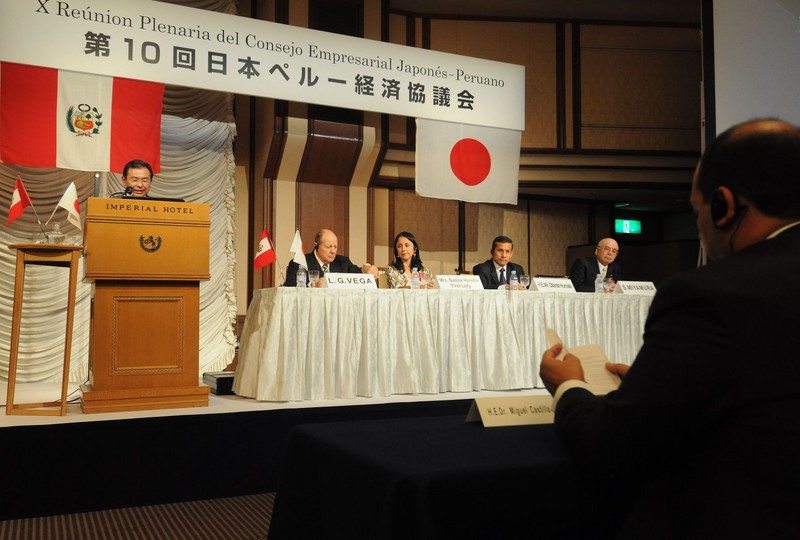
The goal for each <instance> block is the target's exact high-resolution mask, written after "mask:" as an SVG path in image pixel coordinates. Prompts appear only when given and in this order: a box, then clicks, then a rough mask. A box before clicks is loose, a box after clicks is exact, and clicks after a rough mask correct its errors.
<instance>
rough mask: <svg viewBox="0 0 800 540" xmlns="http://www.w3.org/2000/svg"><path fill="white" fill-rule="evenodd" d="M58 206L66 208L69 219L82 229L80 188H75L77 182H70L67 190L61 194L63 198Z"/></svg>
mask: <svg viewBox="0 0 800 540" xmlns="http://www.w3.org/2000/svg"><path fill="white" fill-rule="evenodd" d="M56 206H57V207H58V208H63V209H64V210H66V211H67V221H69V222H70V223H72V224H73V225H75V226H76V227H77V228H78V229H81V205H80V203H79V202H78V190H77V189H75V182H71V183H70V184H69V186H68V187H67V191H65V192H64V194H63V195H62V196H61V200H60V201H58V205H56Z"/></svg>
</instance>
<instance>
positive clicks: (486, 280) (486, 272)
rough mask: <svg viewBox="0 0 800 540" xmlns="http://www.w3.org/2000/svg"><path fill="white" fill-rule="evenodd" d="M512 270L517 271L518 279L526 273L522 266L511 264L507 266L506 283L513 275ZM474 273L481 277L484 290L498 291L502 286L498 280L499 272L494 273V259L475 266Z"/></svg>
mask: <svg viewBox="0 0 800 540" xmlns="http://www.w3.org/2000/svg"><path fill="white" fill-rule="evenodd" d="M512 270H516V271H517V277H519V276H521V275H523V274H524V273H525V270H523V268H522V267H521V266H520V265H518V264H516V263H513V262H510V263H508V264H507V265H506V281H507V280H508V278H509V276H510V275H511V271H512ZM472 273H473V274H475V275H476V276H480V278H481V283H483V288H484V289H496V288H497V287H499V286H500V281H499V280H498V279H497V272H495V271H494V262H492V259H488V260H486V261H483V262H482V263H481V264H476V265H475V266H473V267H472Z"/></svg>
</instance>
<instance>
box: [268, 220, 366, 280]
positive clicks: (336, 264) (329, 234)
mask: <svg viewBox="0 0 800 540" xmlns="http://www.w3.org/2000/svg"><path fill="white" fill-rule="evenodd" d="M338 249H339V239H338V238H337V237H336V235H335V234H334V232H333V231H331V230H330V229H321V230H320V231H319V232H318V233H317V234H316V236H315V237H314V250H313V251H311V252H310V253H306V254H305V255H306V269H307V270H308V271H309V272H310V271H311V270H317V271H318V272H319V277H320V279H322V277H323V276H324V275H325V274H326V273H327V272H338V273H343V274H359V273H362V272H363V273H365V274H372V275H373V276H375V277H376V279H377V277H378V267H377V266H373V265H371V264H365V265H364V266H362V267H360V268H359V267H358V266H356V265H355V264H353V262H352V261H351V260H350V259H349V258H347V257H345V256H344V255H339V254H338V253H337V251H338ZM298 267H299V265H298V264H297V263H296V262H294V261H292V262H290V263H289V266H288V267H287V268H286V281H285V282H284V283H283V286H284V287H296V286H297V269H298Z"/></svg>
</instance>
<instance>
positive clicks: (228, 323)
mask: <svg viewBox="0 0 800 540" xmlns="http://www.w3.org/2000/svg"><path fill="white" fill-rule="evenodd" d="M171 3H174V4H182V5H186V6H191V7H198V8H202V9H210V10H214V11H221V12H226V13H234V12H235V2H233V1H232V0H194V1H189V0H182V1H173V2H171ZM232 103H233V100H232V96H230V95H229V94H222V93H218V92H210V91H204V90H195V89H191V88H178V87H169V86H168V87H167V89H166V92H165V96H164V108H163V116H162V119H161V173H160V174H157V175H156V178H155V180H154V182H153V187H152V191H151V194H153V195H155V196H164V197H178V198H183V199H185V200H186V201H189V202H200V203H207V204H209V205H210V206H211V231H210V236H211V239H210V260H209V264H210V272H211V280H210V281H207V282H203V283H202V284H201V286H200V373H204V372H207V371H220V370H222V369H223V368H224V367H225V366H227V365H228V364H229V363H230V362H231V361H232V360H233V355H234V352H235V347H236V338H235V335H234V333H233V328H234V325H235V322H236V294H235V290H236V288H235V283H234V265H235V262H236V261H235V253H234V212H235V208H236V201H235V193H234V172H235V164H234V158H233V139H234V137H235V135H236V128H235V125H234V123H233V109H232ZM135 157H137V156H131V159H133V158H135ZM17 177H19V178H21V179H22V181H23V183H24V184H25V188H26V190H27V192H28V195H30V198H31V201H32V202H33V204H34V206H35V207H36V210H37V211H38V212H39V218H40V219H41V222H42V223H44V222H45V221H46V220H47V219H48V218H49V217H50V214H51V212H52V211H53V209H54V208H55V206H56V204H57V203H58V201H59V199H60V198H61V195H62V194H63V193H64V190H65V189H66V187H67V186H68V185H69V183H70V182H74V183H75V186H76V187H77V189H78V198H79V200H80V202H81V215H82V216H83V215H84V212H85V208H86V199H87V198H88V197H90V196H93V195H95V192H96V193H97V195H99V196H107V195H109V194H111V193H114V192H117V191H121V190H122V182H121V180H120V177H119V175H115V174H111V173H108V172H98V173H93V172H86V171H73V170H64V169H34V168H29V167H18V166H8V165H4V164H0V378H2V379H3V380H7V379H8V356H9V348H10V342H11V313H12V302H13V297H14V272H15V264H16V258H15V257H16V253H15V251H14V250H11V249H8V248H7V246H8V245H10V244H15V243H29V242H34V241H35V240H37V238H38V237H39V233H40V231H39V225H38V224H37V218H36V216H35V214H34V212H33V209H32V208H27V209H26V211H25V214H24V215H23V216H22V217H20V218H19V219H17V220H16V221H15V222H14V223H13V224H11V226H10V227H9V226H7V225H6V222H7V221H8V210H9V206H10V203H11V196H12V193H13V190H14V183H15V181H16V179H17ZM54 222H58V223H59V225H60V226H61V229H62V231H63V232H64V233H65V234H66V236H67V240H66V241H67V242H70V243H76V244H80V243H82V238H81V233H80V231H79V230H78V229H76V228H75V227H73V226H72V225H70V224H69V222H67V220H66V212H65V211H64V210H63V209H59V210H57V211H56V213H55V216H54V218H53V221H52V222H51V223H50V225H49V226H48V227H47V228H48V229H49V228H50V227H52V224H53V223H54ZM82 276H83V258H81V262H80V269H79V278H78V279H79V281H78V291H77V299H76V307H75V321H74V332H73V336H72V358H71V369H70V380H71V381H73V382H83V381H85V380H86V378H87V374H88V360H89V308H90V302H91V293H92V291H91V284H90V283H87V282H83V281H82ZM67 281H68V276H67V270H66V269H63V268H48V267H42V266H30V267H29V268H28V272H27V274H26V277H25V292H24V299H25V302H24V305H23V317H22V328H21V335H20V348H19V366H18V374H17V381H18V382H48V381H58V380H60V377H61V369H62V360H63V350H64V328H65V324H66V291H67ZM130 331H131V332H134V333H137V334H141V335H142V337H143V339H146V337H147V335H148V334H150V333H152V332H157V331H158V329H157V328H149V327H148V326H147V321H142V322H141V325H140V326H138V327H137V328H131V329H130Z"/></svg>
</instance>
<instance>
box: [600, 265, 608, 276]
mask: <svg viewBox="0 0 800 540" xmlns="http://www.w3.org/2000/svg"><path fill="white" fill-rule="evenodd" d="M607 271H608V267H607V266H601V267H600V276H601V277H602V278H603V279H605V278H606V272H607Z"/></svg>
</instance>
